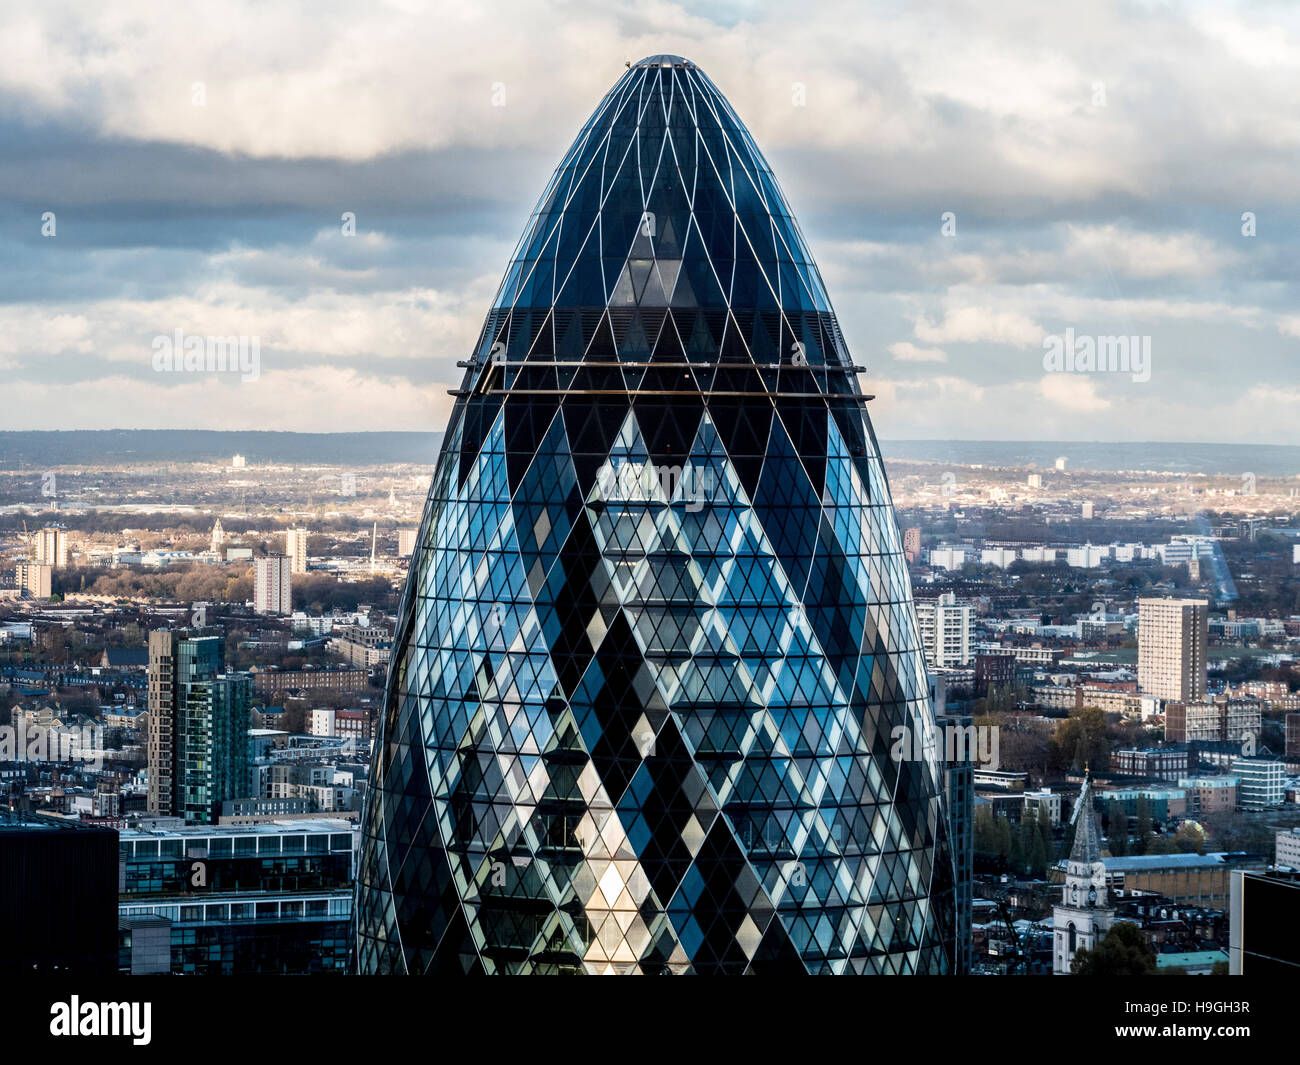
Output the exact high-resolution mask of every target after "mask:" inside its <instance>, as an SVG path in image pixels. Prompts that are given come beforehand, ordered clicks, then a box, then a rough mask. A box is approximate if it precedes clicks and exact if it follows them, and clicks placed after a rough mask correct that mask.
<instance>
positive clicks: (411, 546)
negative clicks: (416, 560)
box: [397, 529, 420, 558]
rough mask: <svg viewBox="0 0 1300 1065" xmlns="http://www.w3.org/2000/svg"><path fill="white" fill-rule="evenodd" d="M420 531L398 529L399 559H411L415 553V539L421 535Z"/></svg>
mask: <svg viewBox="0 0 1300 1065" xmlns="http://www.w3.org/2000/svg"><path fill="white" fill-rule="evenodd" d="M419 532H420V531H419V530H418V529H398V530H397V557H398V558H410V557H411V555H412V554H413V553H414V552H415V538H416V537H417V536H418V535H419Z"/></svg>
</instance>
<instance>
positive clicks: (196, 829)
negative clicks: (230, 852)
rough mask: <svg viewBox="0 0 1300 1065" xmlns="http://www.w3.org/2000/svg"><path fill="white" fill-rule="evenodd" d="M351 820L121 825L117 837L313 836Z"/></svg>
mask: <svg viewBox="0 0 1300 1065" xmlns="http://www.w3.org/2000/svg"><path fill="white" fill-rule="evenodd" d="M356 827H357V823H356V822H355V821H345V820H343V819H342V818H338V817H318V818H311V819H309V820H303V821H263V822H261V823H259V824H255V825H186V826H185V827H184V828H125V829H122V830H121V831H120V832H119V833H118V836H119V837H120V838H121V840H122V841H123V842H127V841H129V840H136V839H203V838H208V837H212V836H279V835H284V834H286V833H288V834H290V835H295V836H297V835H302V834H304V833H306V834H308V835H316V834H321V833H329V832H352V831H354V830H355V829H356Z"/></svg>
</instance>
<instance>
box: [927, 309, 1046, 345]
mask: <svg viewBox="0 0 1300 1065" xmlns="http://www.w3.org/2000/svg"><path fill="white" fill-rule="evenodd" d="M915 332H916V336H917V339H918V340H923V341H925V342H926V343H928V344H951V343H958V344H974V343H978V342H980V341H989V342H992V343H995V344H1011V345H1013V346H1014V347H1018V348H1027V347H1032V346H1033V345H1035V344H1039V343H1041V342H1042V339H1043V334H1044V330H1043V328H1042V327H1041V326H1039V325H1037V324H1036V323H1035V322H1034V321H1033V320H1031V319H1030V318H1028V317H1026V316H1025V315H1023V314H1020V313H1019V312H1017V311H1009V310H1004V311H997V310H989V309H988V308H986V307H957V308H953V309H950V310H948V311H945V312H944V316H943V319H942V320H941V321H939V322H937V323H936V322H931V321H930V320H929V319H927V318H926V317H924V316H919V317H918V318H917V319H916V321H915Z"/></svg>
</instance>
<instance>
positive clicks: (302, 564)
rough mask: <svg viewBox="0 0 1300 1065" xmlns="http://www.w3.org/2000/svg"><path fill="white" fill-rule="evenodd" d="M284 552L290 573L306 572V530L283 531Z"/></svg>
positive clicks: (265, 611)
mask: <svg viewBox="0 0 1300 1065" xmlns="http://www.w3.org/2000/svg"><path fill="white" fill-rule="evenodd" d="M284 553H285V554H286V555H287V556H288V557H289V572H290V573H306V572H307V530H306V529H286V530H285V533H284ZM259 613H264V614H270V613H284V611H271V610H264V611H259Z"/></svg>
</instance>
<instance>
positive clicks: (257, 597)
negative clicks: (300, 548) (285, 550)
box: [253, 554, 305, 614]
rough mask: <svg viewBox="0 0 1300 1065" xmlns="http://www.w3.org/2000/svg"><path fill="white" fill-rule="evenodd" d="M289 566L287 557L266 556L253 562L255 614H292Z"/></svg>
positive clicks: (290, 570) (290, 571) (290, 569)
mask: <svg viewBox="0 0 1300 1065" xmlns="http://www.w3.org/2000/svg"><path fill="white" fill-rule="evenodd" d="M304 557H305V554H304ZM291 565H292V564H291V563H290V561H289V558H288V556H287V555H267V556H266V557H265V558H259V559H256V560H254V562H253V567H254V570H253V609H254V610H255V611H257V613H259V614H292V613H293V589H292V577H291V576H290V574H291V573H292V572H293V571H292V568H291Z"/></svg>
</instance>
